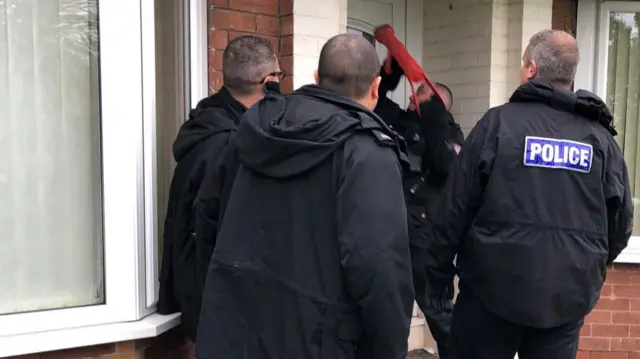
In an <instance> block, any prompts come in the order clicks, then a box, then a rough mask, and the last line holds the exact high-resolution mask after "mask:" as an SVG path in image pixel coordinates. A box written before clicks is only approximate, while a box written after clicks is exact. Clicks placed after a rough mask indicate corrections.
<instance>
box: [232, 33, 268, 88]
mask: <svg viewBox="0 0 640 359" xmlns="http://www.w3.org/2000/svg"><path fill="white" fill-rule="evenodd" d="M277 61H278V60H277V58H276V53H275V51H274V50H273V46H272V45H271V42H270V41H269V40H267V39H265V38H263V37H259V36H252V35H247V36H240V37H237V38H235V39H233V40H231V41H229V44H228V45H227V47H226V48H225V49H224V53H223V54H222V80H223V83H224V87H226V88H227V89H229V91H231V92H232V93H235V94H238V95H251V94H252V93H253V92H255V90H256V89H257V88H258V87H259V84H260V82H261V81H262V80H263V79H264V78H265V77H266V76H267V75H269V73H270V72H272V71H277Z"/></svg>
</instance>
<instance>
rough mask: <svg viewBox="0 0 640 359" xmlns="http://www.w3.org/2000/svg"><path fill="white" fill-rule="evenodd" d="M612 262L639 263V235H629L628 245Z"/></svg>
mask: <svg viewBox="0 0 640 359" xmlns="http://www.w3.org/2000/svg"><path fill="white" fill-rule="evenodd" d="M614 263H637V264H640V237H631V239H630V240H629V245H628V246H627V248H625V249H624V251H622V253H620V255H619V256H618V258H616V260H615V261H614Z"/></svg>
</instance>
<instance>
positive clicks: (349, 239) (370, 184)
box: [197, 86, 413, 359]
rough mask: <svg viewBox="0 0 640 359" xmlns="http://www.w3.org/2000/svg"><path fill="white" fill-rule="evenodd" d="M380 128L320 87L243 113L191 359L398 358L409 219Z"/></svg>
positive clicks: (407, 290)
mask: <svg viewBox="0 0 640 359" xmlns="http://www.w3.org/2000/svg"><path fill="white" fill-rule="evenodd" d="M285 101H286V103H285ZM379 121H380V120H379V119H377V118H375V115H373V114H372V113H370V112H369V111H367V110H366V109H365V108H364V107H362V106H360V105H358V104H357V103H355V102H353V101H350V100H347V99H345V98H342V97H341V96H338V95H335V94H332V93H331V92H330V91H326V90H322V89H320V88H318V87H316V86H307V87H303V88H302V89H300V90H298V91H297V92H296V93H294V94H292V95H290V96H287V98H286V100H285V98H284V97H282V96H279V95H276V94H268V95H267V97H266V98H265V100H263V101H262V102H260V103H259V104H258V105H256V106H255V107H254V108H252V109H251V110H249V112H247V115H246V116H245V118H244V119H243V122H242V123H241V126H240V128H239V131H238V135H237V137H236V139H235V141H234V144H233V147H232V149H233V151H235V153H234V154H235V155H236V156H237V160H238V163H239V164H240V166H239V168H238V171H237V174H236V177H235V180H234V181H233V187H232V189H230V193H229V195H228V198H229V200H228V203H223V213H224V220H223V221H222V225H221V229H220V232H219V235H218V240H217V243H216V249H215V253H214V255H213V258H212V260H211V265H210V267H209V272H208V275H207V283H206V289H205V297H204V301H205V303H206V305H205V308H206V310H205V311H203V314H202V318H201V326H200V335H199V338H198V346H197V351H198V352H197V356H198V357H201V358H218V357H219V358H246V357H249V358H257V359H260V358H276V357H278V358H279V357H287V358H327V359H329V358H332V359H333V358H354V357H355V356H356V349H358V347H360V348H366V349H367V350H370V352H368V353H358V355H365V356H367V357H369V358H376V357H381V358H392V357H393V358H395V357H399V356H401V355H402V354H403V351H404V350H406V339H407V335H408V330H409V324H410V312H411V309H412V308H411V304H412V300H413V293H412V290H411V272H410V267H409V253H408V243H407V239H406V235H407V234H406V212H405V211H404V206H403V203H402V202H403V201H402V199H403V198H402V187H401V183H400V181H401V180H400V178H401V176H400V167H399V166H400V165H399V161H398V153H397V144H396V142H395V141H394V140H393V139H392V137H391V136H393V134H391V133H390V132H389V131H388V129H387V128H386V127H385V126H384V125H383V124H380V123H379ZM381 188H384V189H385V191H381ZM383 216H384V218H386V221H385V222H384V223H380V222H376V221H375V218H382V217H383ZM370 221H371V222H370ZM365 239H366V243H364V242H363V241H364V240H365ZM381 272H384V275H380V274H381ZM365 316H366V317H365ZM363 319H364V320H363ZM373 322H375V323H376V325H370V323H373ZM382 338H385V339H384V340H382ZM365 341H368V344H367V345H365ZM374 349H376V350H377V352H373V350H374Z"/></svg>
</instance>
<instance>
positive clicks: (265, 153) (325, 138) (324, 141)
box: [235, 85, 392, 178]
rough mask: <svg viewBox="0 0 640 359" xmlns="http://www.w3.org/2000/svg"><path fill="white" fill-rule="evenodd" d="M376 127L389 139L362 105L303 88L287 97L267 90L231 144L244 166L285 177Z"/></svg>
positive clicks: (300, 170)
mask: <svg viewBox="0 0 640 359" xmlns="http://www.w3.org/2000/svg"><path fill="white" fill-rule="evenodd" d="M374 128H375V129H381V130H382V131H383V132H384V133H386V134H388V135H389V136H390V137H391V134H392V132H391V130H390V129H389V128H388V127H387V126H386V125H385V124H384V122H382V120H381V119H380V118H379V117H378V116H377V115H375V114H374V113H373V112H371V111H369V110H368V109H366V108H365V107H363V106H361V105H360V104H358V103H356V102H354V101H352V100H349V99H346V98H345V97H342V96H340V95H338V94H335V93H333V92H331V91H328V90H325V89H322V88H320V87H318V86H315V85H307V86H304V87H302V88H300V89H298V90H297V91H295V92H293V93H292V94H291V95H287V96H282V95H280V94H277V93H274V92H267V93H266V95H265V98H264V99H263V100H262V101H260V102H258V103H257V104H256V105H255V106H253V107H251V109H249V110H248V111H247V112H246V114H245V116H244V118H243V120H242V122H241V123H240V125H239V127H238V135H237V137H236V139H235V144H236V146H237V149H238V156H239V158H240V161H241V163H242V164H243V165H244V166H245V167H247V168H249V169H251V170H253V171H255V172H258V173H260V174H262V175H264V176H268V177H272V178H286V177H291V176H295V175H298V174H301V173H303V172H306V171H308V170H310V169H312V168H314V167H315V166H317V165H319V164H320V163H321V162H322V161H324V160H325V159H326V158H327V157H329V156H331V155H332V154H333V153H334V152H335V151H336V150H337V149H338V148H339V146H341V145H342V144H343V143H344V142H345V141H346V140H347V139H348V138H349V137H351V136H352V135H353V134H354V132H355V131H358V130H367V129H374Z"/></svg>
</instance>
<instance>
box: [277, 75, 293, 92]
mask: <svg viewBox="0 0 640 359" xmlns="http://www.w3.org/2000/svg"><path fill="white" fill-rule="evenodd" d="M280 91H282V93H283V94H289V93H292V92H293V76H286V77H285V78H284V79H282V81H280Z"/></svg>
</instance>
